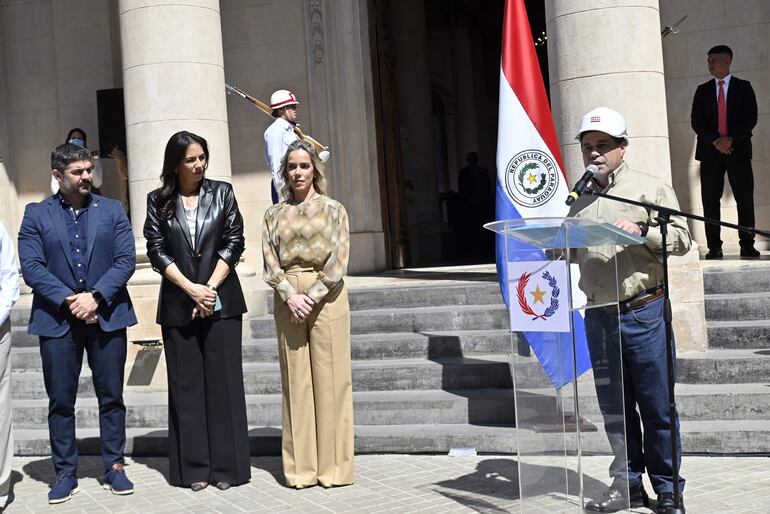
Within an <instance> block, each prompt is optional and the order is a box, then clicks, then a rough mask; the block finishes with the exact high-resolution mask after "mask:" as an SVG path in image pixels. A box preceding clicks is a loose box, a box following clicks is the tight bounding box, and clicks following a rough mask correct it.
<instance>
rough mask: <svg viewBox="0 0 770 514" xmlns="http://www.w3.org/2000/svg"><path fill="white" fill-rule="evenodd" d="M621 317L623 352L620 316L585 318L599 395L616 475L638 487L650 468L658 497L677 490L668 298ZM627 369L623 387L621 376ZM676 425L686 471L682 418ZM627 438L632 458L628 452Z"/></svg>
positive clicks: (599, 313)
mask: <svg viewBox="0 0 770 514" xmlns="http://www.w3.org/2000/svg"><path fill="white" fill-rule="evenodd" d="M619 317H620V340H621V348H622V350H621V352H619V351H618V344H617V341H618V315H617V313H607V312H606V311H605V310H604V309H602V308H596V309H589V310H588V311H587V312H586V317H585V320H586V336H587V339H588V348H589V351H590V353H591V361H592V364H593V367H594V377H595V381H596V394H597V397H598V400H599V406H600V408H601V411H602V415H603V416H604V419H605V430H606V432H607V438H608V439H609V442H610V446H611V447H612V450H613V453H614V454H615V458H614V460H613V462H612V464H611V465H610V476H611V477H612V478H613V479H615V480H618V481H622V482H625V480H626V477H625V476H623V475H624V473H625V471H626V469H627V471H628V477H627V480H628V485H629V486H630V487H637V486H639V485H640V484H641V483H642V473H644V470H645V468H646V469H647V473H648V475H649V477H650V482H651V483H652V487H653V489H654V490H655V492H656V493H658V494H660V493H670V492H673V491H674V485H673V478H672V476H673V471H672V455H671V432H670V423H669V419H670V418H669V412H668V365H667V363H666V326H665V323H664V321H663V298H659V299H657V300H654V301H652V302H650V303H648V304H646V305H644V306H642V307H640V308H638V309H636V310H630V311H628V312H626V313H624V314H620V316H619ZM620 353H622V358H621V355H620ZM674 354H675V355H676V352H675V353H674ZM621 363H622V367H621ZM621 369H622V372H623V375H622V376H623V382H622V384H620V373H619V372H618V370H621ZM674 373H676V367H675V368H674ZM621 385H622V387H621ZM621 402H623V403H621ZM621 405H624V406H625V407H624V409H621ZM637 409H638V412H637ZM623 414H624V415H625V437H624V433H623ZM640 422H641V423H640ZM675 423H676V444H677V448H678V451H677V455H678V457H679V458H678V462H679V465H680V469H681V462H682V451H681V441H680V438H679V418H678V416H677V419H676V420H675ZM624 439H625V450H626V452H627V453H624V451H623V442H624ZM684 482H685V481H684V478H681V477H680V481H679V487H680V490H683V489H684Z"/></svg>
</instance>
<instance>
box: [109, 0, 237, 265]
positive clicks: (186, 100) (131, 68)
mask: <svg viewBox="0 0 770 514" xmlns="http://www.w3.org/2000/svg"><path fill="white" fill-rule="evenodd" d="M119 16H120V37H121V50H122V61H123V87H124V101H125V113H126V138H127V146H128V164H129V194H130V197H131V225H132V228H133V230H134V234H135V235H136V236H137V242H138V243H139V244H138V250H139V252H138V254H139V255H143V253H144V252H143V250H144V243H143V242H142V241H141V234H142V227H143V225H144V218H145V208H146V203H145V202H146V200H145V199H146V196H147V193H148V192H149V191H151V190H153V189H155V188H156V187H158V186H159V184H160V181H159V178H158V177H159V176H160V172H161V168H162V166H163V152H164V149H165V146H166V142H167V141H168V139H169V137H170V136H171V135H172V134H174V133H175V132H177V131H180V130H189V131H191V132H194V133H196V134H198V135H200V136H202V137H204V138H206V140H207V141H208V143H209V151H210V154H211V162H210V164H209V169H208V171H207V173H206V174H207V176H208V177H210V178H214V179H221V180H227V181H229V180H230V175H231V174H230V143H229V134H228V127H227V107H226V103H225V79H224V61H223V54H222V30H221V23H220V15H219V2H218V1H217V0H186V1H184V2H181V1H179V0H171V1H170V0H120V2H119Z"/></svg>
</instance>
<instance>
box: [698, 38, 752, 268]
mask: <svg viewBox="0 0 770 514" xmlns="http://www.w3.org/2000/svg"><path fill="white" fill-rule="evenodd" d="M732 60H733V51H732V50H731V49H730V47H728V46H726V45H719V46H715V47H714V48H712V49H711V50H709V52H708V68H709V73H711V75H713V77H714V78H713V79H711V80H709V81H708V82H706V83H704V84H701V85H700V86H698V89H697V90H696V91H695V96H694V98H693V101H692V112H691V116H690V117H691V124H692V129H693V130H694V131H695V133H696V134H697V135H698V142H697V146H696V147H695V159H696V160H699V161H700V185H701V200H702V201H703V215H704V216H705V217H707V218H712V219H715V220H719V219H720V205H719V202H720V200H721V198H722V192H723V190H724V187H725V172H727V178H728V180H729V181H730V187H731V188H732V190H733V195H734V196H735V203H736V207H737V208H738V224H739V225H742V226H744V227H751V228H754V174H753V172H752V169H751V131H752V129H753V128H754V126H755V125H756V124H757V98H756V96H755V95H754V89H753V88H752V87H751V82H749V81H748V80H741V79H739V78H738V77H734V76H733V75H732V74H731V73H730V64H731V63H732ZM705 228H706V244H707V245H708V249H709V251H708V253H707V254H706V258H707V259H721V258H722V240H721V239H720V236H719V234H720V227H719V225H712V224H710V223H707V224H706V227H705ZM738 238H739V241H740V245H741V257H744V258H757V257H759V252H758V251H757V250H756V249H755V248H754V234H752V233H751V232H745V231H740V232H738Z"/></svg>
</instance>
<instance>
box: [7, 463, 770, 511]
mask: <svg viewBox="0 0 770 514" xmlns="http://www.w3.org/2000/svg"><path fill="white" fill-rule="evenodd" d="M585 462H586V467H585V469H586V474H587V475H589V476H586V477H585V479H584V483H585V484H586V486H587V487H596V486H598V485H599V484H598V481H597V480H603V478H604V475H605V473H604V470H605V469H606V465H607V463H608V460H607V458H605V457H589V458H587V459H586V461H585ZM128 464H129V465H128V467H127V470H128V473H129V476H130V478H131V479H132V480H133V481H134V482H135V484H136V492H135V494H133V495H131V496H125V497H119V496H114V495H112V494H110V493H109V492H107V491H105V490H103V489H102V488H101V487H100V485H99V482H98V480H97V478H98V477H100V474H101V460H100V459H99V458H98V457H84V458H81V461H80V471H79V475H80V487H81V491H80V492H79V493H78V494H77V495H75V496H74V497H73V499H72V500H70V501H69V502H67V503H64V504H61V505H57V506H49V505H48V504H47V500H46V494H47V492H48V488H49V484H50V482H51V481H52V479H53V478H54V477H53V473H52V470H51V461H50V459H42V458H34V457H25V458H21V457H17V458H16V459H15V460H14V477H15V484H14V493H15V496H16V499H15V501H14V502H13V504H11V505H10V506H9V508H8V509H7V511H6V512H7V513H8V514H15V513H21V512H51V513H53V512H55V513H56V514H63V513H70V512H83V513H91V512H99V513H105V512H109V513H119V512H137V513H142V514H145V513H175V512H200V513H202V512H223V513H224V512H226V513H233V512H306V513H319V512H320V513H323V512H335V513H351V514H353V513H355V514H367V513H378V512H394V513H414V512H420V513H436V514H438V513H442V514H443V513H454V512H483V513H494V514H497V513H503V512H519V511H520V507H521V504H520V502H519V499H518V491H517V487H516V482H517V478H516V477H517V468H516V461H515V460H514V457H512V456H510V455H504V456H496V455H480V456H475V457H447V456H444V455H440V456H439V455H363V456H358V457H356V483H355V484H354V485H352V486H349V487H343V488H336V489H328V490H327V489H322V488H320V487H314V488H310V489H305V490H301V491H295V490H293V489H287V488H286V487H284V486H283V485H282V483H281V479H282V476H281V463H280V459H279V458H277V457H259V458H252V460H251V464H252V480H251V482H250V483H249V484H247V485H244V486H241V487H237V488H231V489H230V490H228V491H219V490H217V489H214V488H212V487H209V488H208V489H206V490H204V491H201V492H199V493H193V492H191V491H189V490H187V489H180V488H175V487H171V486H169V485H168V484H167V483H166V479H165V478H164V477H165V474H166V473H167V471H168V459H167V458H165V457H162V458H161V457H157V458H156V457H137V458H135V459H129V461H128ZM683 467H684V469H683V474H684V475H686V477H687V491H686V495H685V500H686V507H687V511H688V512H690V513H696V514H700V513H704V514H705V513H720V514H721V513H741V514H765V513H767V512H770V458H767V457H686V458H685V461H684V466H683ZM538 468H539V469H540V471H543V470H545V471H544V472H543V477H547V476H548V475H549V472H548V467H547V466H546V467H542V468H541V467H539V466H536V467H535V469H538ZM561 476H562V477H563V476H564V475H563V473H562V474H561ZM546 479H547V478H546ZM570 479H571V480H572V481H573V482H574V479H575V475H574V474H570ZM538 483H542V482H533V484H538ZM536 488H537V487H536ZM539 489H541V490H542V489H543V488H539ZM538 494H539V493H538ZM569 500H571V501H572V502H573V503H571V504H570V503H567V501H565V500H564V498H563V497H562V496H561V495H558V494H556V495H553V494H551V495H541V496H539V498H537V501H536V502H533V503H530V504H527V505H526V508H525V509H524V512H526V513H527V514H529V513H532V512H567V511H568V512H578V509H577V508H576V507H575V503H574V499H572V498H570V499H569ZM555 502H560V503H559V505H561V507H563V508H557V507H556V503H555ZM534 504H537V505H539V506H540V508H537V507H536V506H535V505H534ZM633 512H635V513H649V512H650V510H649V509H637V510H634V511H633Z"/></svg>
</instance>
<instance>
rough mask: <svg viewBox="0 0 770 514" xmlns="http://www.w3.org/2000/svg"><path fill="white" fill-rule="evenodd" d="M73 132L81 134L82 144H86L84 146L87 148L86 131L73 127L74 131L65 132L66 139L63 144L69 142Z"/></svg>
mask: <svg viewBox="0 0 770 514" xmlns="http://www.w3.org/2000/svg"><path fill="white" fill-rule="evenodd" d="M75 132H80V133H81V134H83V142H84V143H85V144H86V146H88V135H86V131H85V130H83V129H82V128H78V127H75V128H74V129H72V130H70V131H69V132H67V139H65V140H64V142H65V143H68V142H69V140H70V139H72V134H74V133H75Z"/></svg>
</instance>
